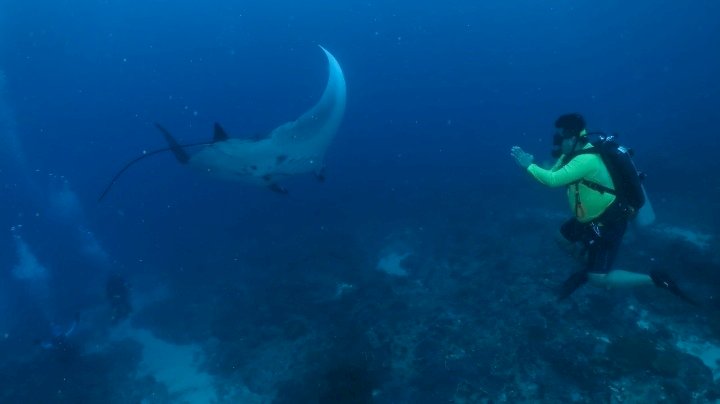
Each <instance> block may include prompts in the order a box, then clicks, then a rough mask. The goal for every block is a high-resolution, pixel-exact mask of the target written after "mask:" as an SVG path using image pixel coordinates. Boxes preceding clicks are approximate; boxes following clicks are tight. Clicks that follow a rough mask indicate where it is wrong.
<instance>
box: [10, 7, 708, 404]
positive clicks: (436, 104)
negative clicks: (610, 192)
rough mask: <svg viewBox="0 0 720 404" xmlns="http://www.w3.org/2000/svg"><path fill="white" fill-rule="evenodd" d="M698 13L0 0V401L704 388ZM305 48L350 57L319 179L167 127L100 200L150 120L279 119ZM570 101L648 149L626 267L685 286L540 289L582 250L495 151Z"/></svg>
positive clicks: (671, 393) (673, 393) (684, 396)
mask: <svg viewBox="0 0 720 404" xmlns="http://www.w3.org/2000/svg"><path fill="white" fill-rule="evenodd" d="M719 16H720V4H718V3H716V2H712V1H699V2H694V3H692V4H685V3H681V2H650V1H637V2H632V3H631V4H628V2H619V1H607V2H603V3H602V4H597V2H590V1H583V2H577V1H561V2H538V1H528V0H522V1H515V2H504V1H484V2H477V1H476V2H470V1H465V0H463V1H461V0H458V1H450V2H446V3H443V4H438V3H437V2H430V1H425V0H422V1H413V2H410V1H407V0H402V1H401V0H393V1H384V2H379V1H374V2H372V1H371V2H368V1H338V2H320V1H312V0H310V1H306V2H290V1H274V2H267V1H265V2H261V1H247V2H235V1H229V0H219V1H215V2H212V3H211V4H210V3H207V2H205V3H203V2H197V1H188V0H182V1H173V2H170V1H165V0H152V1H143V2H140V1H134V0H129V1H124V2H119V1H112V0H105V1H81V0H75V1H52V2H51V1H47V0H45V1H39V0H25V1H18V0H0V55H1V57H0V131H2V133H1V134H0V135H1V136H0V146H2V148H3V151H2V152H0V158H1V161H0V170H1V171H0V181H1V184H2V198H0V207H1V208H2V211H0V212H1V213H0V229H1V230H0V268H1V269H2V270H1V271H0V282H1V283H0V353H2V356H1V357H2V359H1V360H0V366H2V368H1V369H0V382H1V385H0V386H1V388H2V391H0V401H4V402H118V403H125V402H128V403H137V402H213V401H217V402H262V403H265V402H279V403H283V402H288V403H304V402H327V403H330V402H381V403H402V402H428V403H435V402H448V401H451V402H520V401H531V402H543V401H544V402H569V401H576V402H611V401H612V400H622V399H625V400H629V399H636V400H641V401H644V402H661V401H663V400H665V402H689V401H687V400H688V398H693V397H695V399H697V400H700V402H705V401H707V402H711V401H713V400H715V399H716V397H718V396H719V395H720V390H718V389H719V388H720V386H718V385H717V383H716V382H715V379H714V376H715V374H714V372H716V371H718V369H717V366H716V365H713V363H714V359H717V358H720V354H716V353H717V352H720V348H716V347H717V346H720V341H718V338H720V322H718V321H717V319H716V317H717V316H716V313H715V312H716V310H717V304H716V303H714V302H715V300H716V297H715V296H717V293H718V289H717V286H716V284H717V280H718V278H717V276H716V271H717V270H718V269H720V255H718V253H717V251H718V241H717V235H718V228H719V227H720V215H718V212H717V206H718V204H717V200H718V198H719V197H720V187H719V186H718V183H719V182H718V180H717V179H715V178H714V173H716V172H717V171H718V170H719V169H720V166H719V163H718V159H717V158H716V151H715V148H716V146H717V145H718V141H717V139H716V132H717V129H716V123H715V120H716V111H717V109H718V106H719V105H720V79H718V73H717V72H719V71H720V56H718V52H717V50H715V51H713V49H718V48H720V26H718V24H717V20H718V17H719ZM318 45H321V46H323V47H325V48H327V49H328V50H329V51H330V52H332V53H333V55H334V56H335V57H336V58H337V60H338V61H339V63H340V65H341V66H342V68H343V71H344V73H345V79H346V82H347V109H346V112H345V116H344V120H343V123H342V126H341V127H340V130H339V132H338V134H337V136H336V137H335V139H334V140H333V142H332V144H331V146H330V148H329V150H328V152H327V154H326V156H325V167H326V171H325V176H326V180H325V181H324V182H319V181H317V180H316V179H315V178H314V177H313V175H311V174H306V175H302V176H297V177H293V178H288V179H287V180H284V181H282V186H283V187H285V188H287V190H288V194H287V195H278V194H277V193H276V192H272V191H270V190H268V189H267V188H265V187H258V186H254V185H251V184H245V183H236V182H223V181H219V180H215V179H212V178H208V177H207V176H204V175H202V173H197V172H194V171H192V170H189V169H187V168H186V167H182V166H181V165H179V164H177V162H176V161H175V160H174V159H173V157H172V155H171V154H164V155H158V156H155V157H151V158H148V159H145V160H144V161H142V162H140V163H138V164H137V165H135V166H133V167H131V168H130V169H129V170H128V171H127V172H126V173H125V174H124V175H123V176H122V177H121V178H120V179H119V180H118V181H117V183H116V184H115V185H114V187H113V188H112V190H111V191H110V193H109V194H108V196H107V197H106V198H105V199H104V200H103V201H102V202H98V201H97V198H98V196H99V194H100V193H101V192H102V190H103V188H104V187H105V186H106V185H107V183H108V181H110V179H111V178H112V176H113V175H114V174H115V173H116V172H117V170H118V169H120V168H121V167H122V166H123V164H125V163H126V162H127V161H129V160H130V159H132V158H134V157H136V156H138V155H140V154H142V153H143V152H144V151H148V150H153V149H157V148H161V147H164V146H165V143H164V140H163V138H162V136H161V135H160V133H159V132H158V131H157V130H156V129H155V127H154V126H153V124H154V123H155V122H159V123H162V124H163V125H164V126H166V127H168V128H170V129H171V130H172V132H173V133H174V134H175V135H176V136H177V138H178V140H180V141H181V142H183V143H191V142H201V141H206V140H210V139H211V137H212V126H213V123H214V122H220V123H222V124H223V126H224V127H225V128H226V129H227V131H228V132H229V133H230V135H231V136H237V137H246V138H253V137H257V136H263V135H266V134H267V133H268V132H270V131H271V130H272V129H273V128H275V127H277V126H279V125H281V124H283V123H284V122H287V121H290V120H293V119H295V118H296V117H298V116H299V115H300V114H301V113H302V112H304V111H305V110H307V109H308V108H310V107H311V106H312V105H313V104H314V103H315V102H316V101H317V99H318V98H319V97H320V95H321V93H322V89H323V88H324V85H325V80H326V76H327V66H326V65H327V63H326V60H325V58H324V56H323V53H322V51H321V50H320V48H319V47H318ZM567 112H580V113H582V114H583V115H584V116H585V117H586V119H587V121H588V123H589V126H590V127H591V128H596V129H602V130H606V131H611V132H617V133H618V134H619V136H620V139H621V140H622V141H623V143H624V144H627V145H629V146H631V147H632V148H633V149H634V150H635V152H636V154H635V161H636V163H637V164H638V166H639V167H641V169H642V170H643V171H645V172H646V173H647V174H648V177H647V179H646V181H645V187H646V189H647V191H648V194H649V196H650V200H651V201H652V204H653V206H654V208H655V211H656V213H657V223H656V224H655V225H654V227H653V228H652V229H650V230H646V231H645V232H637V233H633V234H629V235H628V237H626V245H625V246H624V247H623V249H622V250H621V253H620V257H619V259H618V265H620V266H623V267H624V268H627V269H631V270H634V271H637V272H648V271H649V270H650V269H652V268H663V269H664V270H666V271H668V272H669V273H671V274H672V275H673V276H674V277H676V278H677V280H678V282H679V283H680V284H682V285H683V286H684V287H685V288H687V289H688V290H690V291H691V292H692V293H693V294H694V295H696V296H698V300H701V301H702V302H703V307H702V308H700V309H696V308H692V309H691V308H689V307H688V306H685V305H683V303H682V302H681V301H679V300H677V299H674V298H673V297H672V296H670V295H669V294H668V296H666V295H665V294H664V293H662V291H657V290H654V288H644V289H643V288H641V289H638V290H630V291H627V290H623V291H609V292H608V291H602V290H598V289H593V288H589V287H588V288H583V289H582V290H580V291H578V292H577V294H576V295H574V296H573V298H572V301H571V302H562V303H558V302H556V301H555V299H554V297H553V294H552V289H553V288H554V287H555V286H556V285H558V284H559V283H561V282H562V281H563V280H564V279H565V278H566V276H567V275H568V274H569V273H570V272H571V271H572V268H573V266H576V265H577V263H576V262H574V261H573V260H572V259H570V258H568V257H567V256H565V255H564V253H563V252H562V251H561V250H560V249H558V248H557V247H556V245H555V244H554V243H553V242H552V237H553V236H554V234H555V232H556V229H557V227H558V226H559V225H560V224H561V223H562V221H563V220H564V219H565V218H566V217H567V216H568V215H569V214H571V212H569V211H568V209H567V207H566V202H565V196H564V195H563V192H562V191H561V190H558V189H555V190H551V189H548V188H545V187H543V186H542V185H539V184H537V183H535V182H534V181H532V179H531V178H530V177H529V176H528V175H527V174H525V173H524V172H523V171H522V170H521V169H519V168H518V167H517V166H516V165H515V164H514V162H513V161H512V159H511V158H510V157H509V151H510V147H511V146H513V145H520V146H522V147H523V148H525V149H526V150H528V151H529V152H531V153H533V154H535V156H536V160H537V161H538V162H543V163H545V162H549V161H550V160H551V158H550V154H549V150H550V147H551V142H552V134H553V132H554V128H553V122H554V120H555V119H556V118H557V116H558V115H560V114H563V113H567ZM393 257H394V258H395V260H396V261H395V264H397V265H399V267H400V268H401V269H402V270H403V271H404V272H403V274H402V275H400V276H398V274H397V273H396V274H393V273H388V271H383V270H382V268H383V265H381V264H382V263H388V262H393ZM401 257H404V258H402V259H401ZM398 259H400V261H399V263H398V261H397V260H398ZM390 272H392V271H390ZM113 276H114V277H115V278H112V279H116V280H117V279H121V281H120V283H119V284H120V285H121V286H118V288H119V290H120V291H121V292H118V291H117V290H115V292H110V291H108V285H109V283H108V279H111V277H113ZM116 286H117V284H116ZM117 293H121V294H122V293H128V295H129V299H130V301H131V302H132V306H133V311H132V313H131V314H129V315H128V316H127V318H125V317H124V316H123V318H122V319H116V318H115V315H116V314H117V313H116V312H115V311H116V310H117V305H116V306H113V302H115V303H117V300H113V296H116V295H117ZM126 314H127V313H126ZM116 320H117V321H116ZM73 326H75V327H73ZM58 330H59V331H58ZM69 331H71V332H69ZM65 333H67V334H68V335H67V336H66V335H64V334H65ZM44 343H45V344H44ZM43 345H52V346H51V347H50V348H44V347H43ZM648 347H649V348H648ZM657 347H659V348H657ZM188 353H190V354H192V355H190V359H188V356H187V355H189V354H188ZM183 358H184V359H183ZM193 358H194V359H193ZM174 361H177V362H174ZM168 369H180V370H182V371H180V370H178V371H177V372H176V373H170V372H169V371H168ZM648 375H649V376H648ZM100 376H102V377H100ZM188 380H191V381H190V382H189V381H188ZM108 400H109V401H108ZM703 400H705V401H703Z"/></svg>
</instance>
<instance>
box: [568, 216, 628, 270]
mask: <svg viewBox="0 0 720 404" xmlns="http://www.w3.org/2000/svg"><path fill="white" fill-rule="evenodd" d="M627 218H628V215H627V214H626V213H625V210H624V209H623V208H622V206H621V205H620V204H619V203H613V204H612V205H610V207H608V209H607V210H605V212H604V213H603V214H602V215H600V217H598V218H597V219H595V220H593V221H591V222H589V223H581V222H579V221H578V220H577V219H575V218H572V219H570V220H568V221H567V222H565V223H564V224H563V225H562V227H561V228H560V232H561V233H562V235H563V237H565V238H566V239H567V240H569V241H571V242H580V243H582V244H583V245H584V247H585V250H586V252H587V264H586V267H585V272H592V273H599V274H606V273H608V272H610V271H611V270H612V266H613V263H614V262H615V257H617V253H618V250H619V248H620V244H621V243H622V239H623V236H624V235H625V230H626V229H627V224H628V219H627Z"/></svg>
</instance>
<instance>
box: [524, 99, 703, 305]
mask: <svg viewBox="0 0 720 404" xmlns="http://www.w3.org/2000/svg"><path fill="white" fill-rule="evenodd" d="M555 128H556V132H555V136H554V138H553V146H554V147H553V157H556V158H557V159H558V160H557V162H556V163H555V165H554V166H553V167H552V168H551V169H549V170H546V169H543V168H541V167H540V166H538V165H536V164H534V163H533V160H534V157H533V155H531V154H529V153H526V152H525V151H524V150H523V149H522V148H520V147H518V146H513V147H512V149H511V152H510V154H511V156H512V157H513V158H514V159H515V162H516V163H517V164H518V165H519V166H520V167H522V168H524V169H525V170H527V172H528V173H530V175H532V176H533V178H535V179H536V180H537V181H538V182H540V183H542V184H544V185H547V186H549V187H562V186H564V187H567V196H568V201H569V205H570V209H571V210H572V212H573V214H574V217H572V218H571V219H570V220H568V221H567V222H565V223H564V224H563V225H562V227H561V228H560V233H561V235H562V237H561V238H560V240H561V243H562V244H565V247H568V248H569V249H572V248H575V247H577V246H579V247H580V248H581V253H580V255H581V256H583V257H584V259H585V267H584V268H583V269H582V270H580V271H577V272H575V273H573V274H572V275H570V277H569V278H567V280H565V282H564V283H563V284H562V286H561V287H560V290H559V291H558V298H559V299H565V298H567V297H568V296H570V295H571V294H572V293H573V292H574V291H575V290H576V289H577V288H579V287H580V286H582V285H584V284H585V283H587V282H588V281H590V283H592V284H594V285H597V286H604V287H607V288H610V287H623V286H640V285H655V286H656V287H659V288H662V289H665V290H668V291H669V292H671V293H673V294H674V295H676V296H678V297H679V298H681V299H683V300H684V301H686V302H688V303H691V304H695V302H694V301H693V300H691V299H690V298H689V297H688V296H687V295H686V294H685V293H683V292H682V290H680V288H679V287H678V286H677V284H676V283H675V282H674V281H673V280H672V279H671V278H670V277H669V276H668V274H666V273H665V272H663V271H657V270H653V271H651V272H650V274H649V275H648V274H642V273H636V272H629V271H623V270H618V269H613V262H614V261H615V257H616V256H617V252H618V249H619V247H620V244H621V242H622V239H623V236H624V234H625V230H626V228H627V225H628V221H629V220H631V219H632V218H633V217H634V216H635V215H636V214H637V212H638V211H639V210H640V209H641V208H642V206H643V204H644V202H645V199H644V192H643V189H642V186H641V184H640V181H641V175H640V174H639V173H638V171H637V170H636V169H635V166H634V164H633V163H632V160H631V158H630V152H629V150H628V149H626V148H624V147H622V146H620V145H619V144H618V143H617V142H616V141H615V140H614V138H613V137H612V136H598V137H597V138H592V137H591V135H598V134H596V133H588V131H587V129H586V125H585V119H584V118H583V117H582V115H580V114H576V113H573V114H565V115H562V116H560V117H559V118H558V119H557V120H556V121H555ZM603 135H604V134H603Z"/></svg>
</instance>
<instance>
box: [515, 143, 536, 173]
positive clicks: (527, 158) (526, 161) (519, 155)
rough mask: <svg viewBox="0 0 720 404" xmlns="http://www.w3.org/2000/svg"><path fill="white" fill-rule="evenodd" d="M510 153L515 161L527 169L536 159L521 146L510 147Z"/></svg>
mask: <svg viewBox="0 0 720 404" xmlns="http://www.w3.org/2000/svg"><path fill="white" fill-rule="evenodd" d="M510 155H511V156H512V157H513V158H514V159H515V162H516V163H517V164H518V165H519V166H520V167H522V168H524V169H527V168H528V167H529V166H530V164H532V163H533V161H534V160H535V157H534V156H533V155H532V154H530V153H526V152H525V150H523V149H522V148H521V147H520V146H513V147H512V149H510Z"/></svg>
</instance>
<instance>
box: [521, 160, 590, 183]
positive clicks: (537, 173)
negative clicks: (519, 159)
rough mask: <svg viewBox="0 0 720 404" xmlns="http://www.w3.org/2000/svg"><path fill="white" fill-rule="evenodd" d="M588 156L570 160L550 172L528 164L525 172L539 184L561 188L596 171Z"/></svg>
mask: <svg viewBox="0 0 720 404" xmlns="http://www.w3.org/2000/svg"><path fill="white" fill-rule="evenodd" d="M589 157H591V156H590V155H580V156H577V157H575V158H574V159H572V160H570V162H568V163H567V164H565V165H564V166H562V167H561V168H559V169H557V170H555V171H552V170H545V169H543V168H540V166H538V165H537V164H530V166H528V168H527V170H528V172H529V173H530V175H532V176H533V177H534V178H535V179H536V180H538V181H539V182H540V183H541V184H544V185H547V186H549V187H562V186H566V185H569V184H572V183H573V182H577V181H580V180H581V179H583V177H585V176H587V175H589V174H590V173H591V172H593V170H595V169H596V167H595V164H594V161H593V160H592V159H591V158H589Z"/></svg>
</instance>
